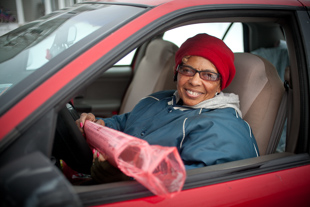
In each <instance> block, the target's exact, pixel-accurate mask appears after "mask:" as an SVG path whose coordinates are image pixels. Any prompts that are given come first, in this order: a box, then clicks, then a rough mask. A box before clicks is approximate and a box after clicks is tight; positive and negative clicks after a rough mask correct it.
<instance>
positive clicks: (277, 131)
mask: <svg viewBox="0 0 310 207" xmlns="http://www.w3.org/2000/svg"><path fill="white" fill-rule="evenodd" d="M284 88H285V91H284V93H283V96H282V100H281V103H280V106H279V109H278V114H277V117H276V120H275V123H274V126H273V129H272V132H271V137H270V140H269V143H268V147H267V150H266V155H267V154H272V153H274V152H275V151H276V149H277V146H278V143H279V141H280V139H281V135H282V132H283V127H284V124H285V121H286V119H287V118H288V116H290V113H289V110H291V101H290V99H291V95H290V94H291V93H292V91H291V89H290V86H289V84H288V82H287V81H284ZM290 120H291V119H289V118H288V121H290ZM287 126H290V125H289V123H287ZM287 130H288V128H287ZM287 134H288V133H287Z"/></svg>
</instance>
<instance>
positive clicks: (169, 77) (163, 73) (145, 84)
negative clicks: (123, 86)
mask: <svg viewBox="0 0 310 207" xmlns="http://www.w3.org/2000/svg"><path fill="white" fill-rule="evenodd" d="M177 50H178V47H177V46H176V45H175V44H173V43H172V42H169V41H165V40H163V39H159V38H158V39H154V40H152V41H151V42H150V43H149V45H148V46H147V48H146V52H145V55H144V57H143V58H142V59H141V62H140V64H139V66H138V68H137V69H136V71H135V75H134V77H133V80H132V82H131V83H130V85H129V87H128V90H127V92H126V94H125V97H124V99H123V102H122V106H121V108H120V112H119V114H122V113H126V112H130V111H131V110H132V109H133V108H134V106H135V105H136V104H137V103H138V102H139V101H140V100H141V99H142V98H143V97H145V96H147V95H149V94H151V93H154V92H156V91H161V90H171V89H176V83H175V82H173V75H174V74H173V68H174V65H175V63H174V56H175V53H176V51H177Z"/></svg>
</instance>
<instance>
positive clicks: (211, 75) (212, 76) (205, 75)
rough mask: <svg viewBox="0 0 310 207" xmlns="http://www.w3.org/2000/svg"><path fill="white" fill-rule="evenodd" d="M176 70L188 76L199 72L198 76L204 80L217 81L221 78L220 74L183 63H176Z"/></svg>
mask: <svg viewBox="0 0 310 207" xmlns="http://www.w3.org/2000/svg"><path fill="white" fill-rule="evenodd" d="M177 72H179V73H181V74H182V75H185V76H190V77H193V76H194V75H196V73H199V77H200V78H201V79H203V80H206V81H218V80H220V79H221V75H220V74H219V73H215V72H211V71H209V70H202V71H199V70H196V69H195V68H193V67H191V66H189V65H184V64H180V65H178V67H177Z"/></svg>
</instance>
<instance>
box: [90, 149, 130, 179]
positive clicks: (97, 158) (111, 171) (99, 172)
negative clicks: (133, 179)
mask: <svg viewBox="0 0 310 207" xmlns="http://www.w3.org/2000/svg"><path fill="white" fill-rule="evenodd" d="M91 177H92V178H93V179H94V180H95V181H96V182H97V183H111V182H117V181H123V180H130V177H128V176H127V175H125V174H124V173H123V172H122V171H120V170H119V169H118V168H117V167H114V166H113V165H111V164H110V163H109V162H108V161H107V160H106V158H105V156H103V155H102V154H101V153H99V152H98V151H97V150H95V149H94V150H93V165H92V167H91Z"/></svg>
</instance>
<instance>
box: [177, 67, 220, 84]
mask: <svg viewBox="0 0 310 207" xmlns="http://www.w3.org/2000/svg"><path fill="white" fill-rule="evenodd" d="M180 66H186V67H189V68H190V69H192V70H193V71H195V73H194V75H192V76H190V75H185V74H182V73H181V74H182V75H185V76H188V77H194V76H195V75H196V73H198V74H199V77H200V78H201V79H202V80H205V81H213V82H215V81H219V80H221V74H219V73H215V72H212V71H210V70H197V69H195V68H193V67H192V66H190V65H186V64H184V63H183V62H182V63H181V64H179V65H178V67H177V69H176V72H179V68H180ZM202 72H209V73H212V74H215V75H217V79H216V80H206V79H204V78H202V76H201V73H202Z"/></svg>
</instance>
